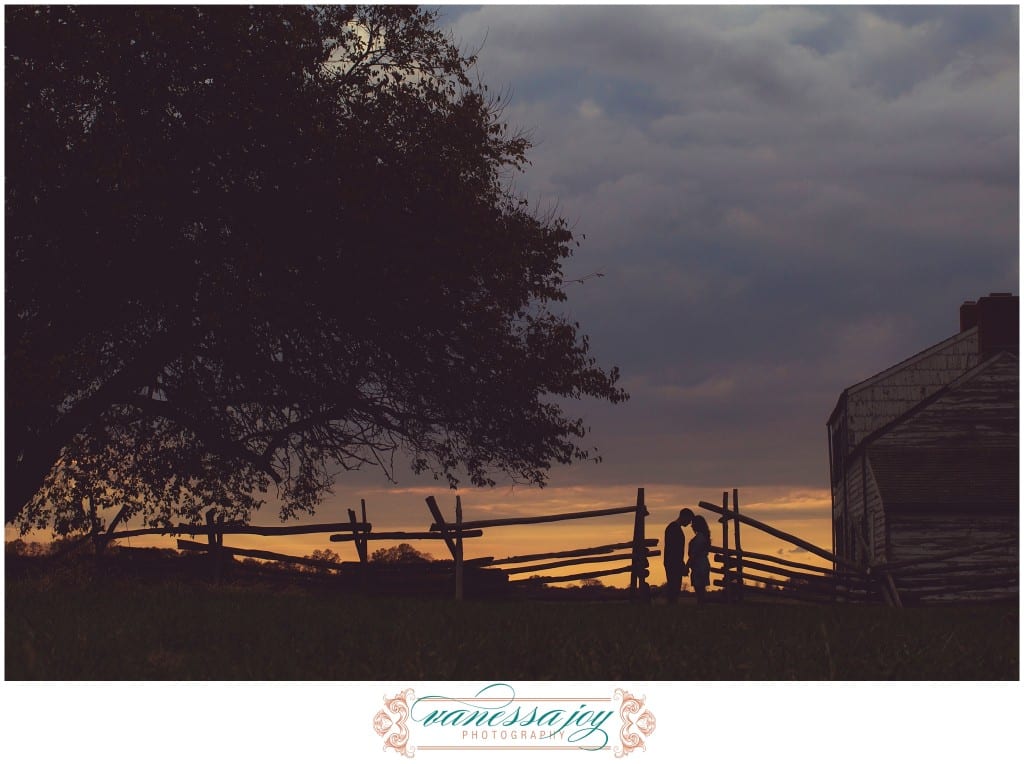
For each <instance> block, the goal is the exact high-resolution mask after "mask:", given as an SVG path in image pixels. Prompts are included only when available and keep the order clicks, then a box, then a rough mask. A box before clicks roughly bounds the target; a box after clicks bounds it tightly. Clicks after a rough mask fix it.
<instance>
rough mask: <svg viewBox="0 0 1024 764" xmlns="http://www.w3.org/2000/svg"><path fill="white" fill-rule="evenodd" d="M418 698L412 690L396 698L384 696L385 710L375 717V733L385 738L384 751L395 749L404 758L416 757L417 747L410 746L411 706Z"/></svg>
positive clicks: (399, 694) (401, 693)
mask: <svg viewBox="0 0 1024 764" xmlns="http://www.w3.org/2000/svg"><path fill="white" fill-rule="evenodd" d="M415 697H416V693H414V692H413V691H412V690H411V689H409V690H405V691H404V692H400V693H398V694H397V695H395V696H394V697H391V698H389V697H387V696H386V695H385V696H384V708H382V709H381V710H380V711H378V712H377V714H376V716H374V717H373V731H374V732H376V733H377V734H378V735H380V736H381V737H382V738H384V750H385V751H386V750H387V749H388V748H394V749H395V750H396V751H398V752H399V753H400V754H402V756H405V757H407V758H410V759H411V758H412V757H413V756H415V755H416V747H415V746H412V745H409V728H408V727H407V726H406V724H405V723H406V721H407V720H408V719H409V704H410V703H411V702H412V700H413V698H415Z"/></svg>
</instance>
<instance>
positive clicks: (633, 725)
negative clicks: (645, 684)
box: [613, 689, 655, 759]
mask: <svg viewBox="0 0 1024 764" xmlns="http://www.w3.org/2000/svg"><path fill="white" fill-rule="evenodd" d="M613 697H615V698H616V699H621V701H622V705H621V706H620V707H619V718H620V719H622V729H620V730H619V741H620V742H621V743H622V745H621V746H618V745H617V746H615V748H614V750H615V758H617V759H621V758H622V757H623V756H626V755H627V754H630V753H632V752H633V751H635V750H636V749H637V748H639V749H640V750H641V751H646V750H647V738H648V737H650V736H651V734H652V733H653V732H654V727H655V720H654V714H652V713H651V711H650V709H649V708H644V703H645V702H646V700H647V696H646V695H643V696H641V697H639V698H637V697H636V696H635V695H633V694H632V693H630V692H627V691H626V690H623V689H617V690H615V694H614V696H613Z"/></svg>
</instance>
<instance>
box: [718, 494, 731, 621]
mask: <svg viewBox="0 0 1024 764" xmlns="http://www.w3.org/2000/svg"><path fill="white" fill-rule="evenodd" d="M722 509H723V510H725V511H726V512H728V511H729V492H728V491H725V492H723V493H722ZM718 522H720V523H721V524H722V566H723V571H724V574H723V576H722V585H723V586H722V588H723V590H724V593H725V601H726V602H728V601H729V599H730V589H731V583H732V582H731V576H730V573H729V569H730V568H731V567H732V564H733V561H732V552H730V551H729V518H728V516H726V515H722V516H721V517H720V518H718Z"/></svg>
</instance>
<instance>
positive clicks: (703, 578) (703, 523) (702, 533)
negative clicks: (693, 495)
mask: <svg viewBox="0 0 1024 764" xmlns="http://www.w3.org/2000/svg"><path fill="white" fill-rule="evenodd" d="M690 528H692V529H693V538H692V539H690V560H689V562H688V565H689V566H690V584H691V585H692V586H693V590H694V591H695V592H696V593H697V604H703V602H704V598H705V589H707V588H708V586H709V585H710V584H711V563H710V562H709V561H708V555H709V554H710V553H711V529H710V528H708V521H707V520H705V519H704V518H703V517H701V516H700V515H697V516H696V517H694V518H693V522H692V523H691V525H690Z"/></svg>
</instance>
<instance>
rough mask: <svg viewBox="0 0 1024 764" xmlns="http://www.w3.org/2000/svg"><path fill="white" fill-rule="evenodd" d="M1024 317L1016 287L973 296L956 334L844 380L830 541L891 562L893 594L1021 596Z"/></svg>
mask: <svg viewBox="0 0 1024 764" xmlns="http://www.w3.org/2000/svg"><path fill="white" fill-rule="evenodd" d="M1018 327H1019V323H1018V298H1017V297H1016V296H1013V295H1010V294H1003V293H994V294H991V295H989V296H987V297H982V298H981V299H980V300H978V301H977V302H973V301H972V302H966V303H964V304H963V306H961V309H960V331H959V332H958V333H957V334H955V335H953V336H952V337H950V338H948V339H946V340H944V341H942V342H940V343H938V344H937V345H934V346H932V347H930V348H927V349H926V350H923V351H921V352H920V353H917V354H916V355H914V356H912V357H910V358H908V359H906V360H905V361H902V362H901V363H898V364H896V365H895V366H892V367H890V368H888V369H886V370H884V371H882V372H879V373H878V374H875V375H874V376H872V377H870V378H868V379H866V380H864V381H863V382H860V383H858V384H856V385H853V386H852V387H849V388H847V389H846V390H844V391H843V393H842V395H840V397H839V402H838V403H837V404H836V407H835V409H834V410H833V412H832V416H831V417H830V418H829V421H828V437H829V455H830V471H831V482H832V519H833V546H834V548H835V551H836V554H837V555H838V556H840V557H842V558H845V559H848V560H855V561H856V562H857V563H859V564H860V565H862V566H870V567H871V568H872V569H874V570H876V571H885V572H886V573H888V575H889V576H891V578H890V579H889V580H888V581H887V585H888V586H889V587H890V591H888V592H887V595H888V596H891V597H893V598H894V599H895V598H898V599H899V600H900V601H902V602H928V601H940V602H941V601H957V600H981V599H995V598H1002V597H1016V596H1017V592H1018V570H1019V539H1020V529H1019V445H1018V442H1019V403H1018V400H1019V387H1020V371H1019V362H1018V351H1019V343H1020V340H1019V328H1018ZM892 588H895V590H896V593H895V594H893V593H892V591H891V589H892Z"/></svg>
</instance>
